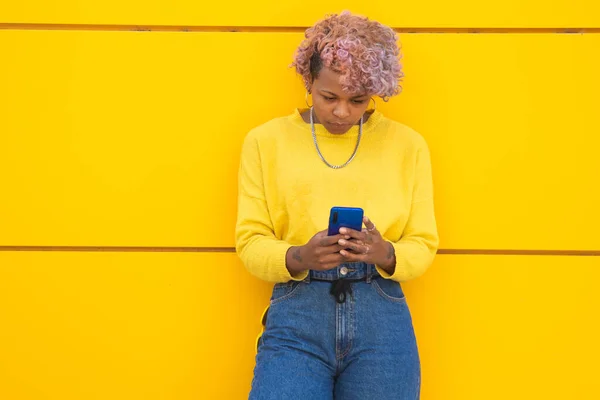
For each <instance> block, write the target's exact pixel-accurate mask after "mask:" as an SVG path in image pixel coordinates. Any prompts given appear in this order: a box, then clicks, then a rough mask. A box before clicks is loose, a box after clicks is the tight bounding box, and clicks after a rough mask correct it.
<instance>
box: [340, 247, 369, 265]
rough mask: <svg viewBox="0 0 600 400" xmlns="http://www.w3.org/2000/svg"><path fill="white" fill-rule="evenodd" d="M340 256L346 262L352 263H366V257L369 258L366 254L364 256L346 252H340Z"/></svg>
mask: <svg viewBox="0 0 600 400" xmlns="http://www.w3.org/2000/svg"><path fill="white" fill-rule="evenodd" d="M340 254H341V255H342V256H343V257H344V259H345V260H346V261H350V262H354V261H364V262H368V260H367V257H369V255H368V254H364V253H352V252H350V251H348V250H342V251H340Z"/></svg>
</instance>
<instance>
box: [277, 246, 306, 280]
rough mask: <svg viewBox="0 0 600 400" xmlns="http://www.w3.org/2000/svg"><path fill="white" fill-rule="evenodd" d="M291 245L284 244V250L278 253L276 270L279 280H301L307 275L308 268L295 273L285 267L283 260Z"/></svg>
mask: <svg viewBox="0 0 600 400" xmlns="http://www.w3.org/2000/svg"><path fill="white" fill-rule="evenodd" d="M291 247H292V245H288V244H286V246H285V248H284V251H282V252H280V253H279V256H280V257H281V258H280V259H279V260H278V262H277V265H278V269H279V271H278V272H279V276H280V281H281V282H288V281H302V280H304V279H305V278H306V277H307V276H308V273H309V270H306V271H302V272H299V273H297V274H296V275H292V274H290V271H289V270H288V269H287V266H286V262H285V260H286V258H287V252H288V251H289V250H290V248H291Z"/></svg>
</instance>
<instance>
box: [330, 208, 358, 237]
mask: <svg viewBox="0 0 600 400" xmlns="http://www.w3.org/2000/svg"><path fill="white" fill-rule="evenodd" d="M363 214H364V212H363V209H362V208H358V207H332V208H331V211H330V212H329V229H328V231H327V234H328V235H329V236H333V235H337V234H338V233H340V228H342V227H345V228H350V229H354V230H356V231H361V230H362V225H363Z"/></svg>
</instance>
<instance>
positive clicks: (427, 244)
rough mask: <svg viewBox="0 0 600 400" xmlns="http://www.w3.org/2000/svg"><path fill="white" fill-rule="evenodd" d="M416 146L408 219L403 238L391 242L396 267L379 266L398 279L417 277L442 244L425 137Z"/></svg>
mask: <svg viewBox="0 0 600 400" xmlns="http://www.w3.org/2000/svg"><path fill="white" fill-rule="evenodd" d="M421 143H422V145H421V146H420V147H419V149H418V150H417V155H416V165H415V174H414V177H415V181H414V186H413V193H412V203H411V209H410V214H409V216H408V221H407V223H406V226H405V228H404V232H403V233H402V236H401V238H400V240H398V241H396V242H394V241H391V240H388V239H386V240H388V241H389V242H390V243H392V245H393V247H394V250H395V254H396V268H395V270H394V273H393V274H392V275H390V274H388V273H387V272H385V271H384V270H383V269H382V268H381V267H379V266H376V268H377V270H378V271H379V273H380V274H381V276H382V277H384V278H386V279H392V280H394V281H397V282H404V281H408V280H410V279H414V278H417V277H419V276H421V275H422V274H424V273H425V271H426V270H427V269H428V268H429V266H430V265H431V264H432V262H433V259H434V257H435V254H436V253H437V249H438V245H439V237H438V232H437V225H436V219H435V213H434V204H433V179H432V172H431V157H430V154H429V148H428V146H427V144H426V143H425V140H422V142H421Z"/></svg>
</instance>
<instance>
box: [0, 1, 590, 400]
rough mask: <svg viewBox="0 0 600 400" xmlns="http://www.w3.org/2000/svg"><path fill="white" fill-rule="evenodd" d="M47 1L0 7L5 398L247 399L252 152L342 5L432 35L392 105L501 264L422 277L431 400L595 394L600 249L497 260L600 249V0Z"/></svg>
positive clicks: (450, 210)
mask: <svg viewBox="0 0 600 400" xmlns="http://www.w3.org/2000/svg"><path fill="white" fill-rule="evenodd" d="M52 3H54V4H52V7H50V6H49V5H48V2H42V1H31V0H30V1H22V2H17V3H9V2H2V3H1V4H0V28H3V29H0V49H1V50H2V62H0V92H1V96H0V250H3V251H0V399H10V400H25V399H27V400H29V399H32V400H38V399H61V400H66V399H149V400H154V399H197V398H203V399H204V398H206V399H213V398H214V399H221V398H223V399H243V398H245V397H246V395H247V392H248V390H249V387H250V381H251V378H252V368H253V365H254V359H253V357H254V339H255V336H256V334H257V333H258V331H259V321H258V319H259V317H260V312H261V310H262V308H263V307H264V305H265V304H266V303H267V301H268V298H269V294H270V292H269V291H270V285H269V284H267V283H265V282H261V281H259V280H257V279H255V278H253V277H251V276H249V275H248V274H247V272H246V271H245V270H244V268H243V266H242V265H241V264H240V262H239V261H238V259H237V257H236V256H235V254H233V253H231V247H232V246H233V245H234V243H233V228H234V221H235V205H236V190H237V189H236V173H237V165H238V160H239V150H240V145H241V141H242V138H243V137H244V135H245V134H246V132H247V131H248V129H250V128H251V127H253V126H255V125H257V124H259V123H261V122H263V121H265V120H267V119H269V118H272V117H273V116H276V115H284V114H287V113H289V112H291V110H292V108H293V107H296V106H302V105H303V104H304V91H303V88H302V85H301V83H300V80H299V79H298V78H297V77H296V76H295V75H294V73H293V71H292V70H290V69H288V68H287V67H288V65H289V63H290V60H291V56H292V53H293V51H294V49H295V47H296V46H297V44H298V43H299V41H300V40H301V39H302V31H301V29H297V27H303V26H307V25H308V24H310V23H312V22H313V21H314V20H316V19H318V18H320V17H322V15H323V14H324V13H325V12H331V11H338V10H341V9H343V8H348V9H352V10H355V11H357V12H362V13H368V14H369V15H370V16H372V17H373V18H377V19H380V20H381V21H382V22H384V23H388V24H391V25H393V26H395V27H398V28H401V29H402V30H407V29H406V28H415V29H416V30H419V31H420V32H421V33H406V34H403V35H402V36H401V39H402V45H403V48H404V52H405V58H404V65H405V73H406V79H405V83H404V92H403V94H402V95H401V96H399V97H397V98H394V99H393V100H392V101H390V102H389V103H388V104H382V103H381V102H379V104H378V107H380V109H383V110H384V112H385V113H386V114H387V115H389V116H390V117H392V118H396V119H398V120H400V121H402V122H405V123H406V124H408V125H410V126H412V127H414V128H415V129H417V130H418V131H419V132H421V133H422V134H423V135H424V136H425V137H426V139H427V141H428V143H429V145H430V147H431V151H432V157H433V166H434V175H435V176H434V179H435V187H436V208H437V217H438V221H439V228H440V234H441V238H442V243H441V248H442V252H445V253H450V252H455V251H458V252H463V253H473V252H477V251H483V252H484V253H488V254H484V255H473V254H470V255H469V254H467V255H450V254H443V255H439V256H438V258H437V260H436V262H435V264H434V265H433V266H432V268H431V270H430V271H429V272H428V273H427V274H426V275H425V276H423V277H422V278H420V279H417V280H415V281H412V282H409V283H407V284H405V289H406V293H407V296H408V299H409V305H410V307H411V310H412V312H413V318H414V320H415V329H416V331H417V339H418V342H419V347H420V349H421V355H422V364H423V396H422V398H423V400H438V399H439V400H442V399H443V400H447V399H456V400H471V399H472V400H479V399H505V398H507V397H511V398H514V399H533V398H540V399H541V398H543V399H561V400H562V399H578V400H579V399H596V398H599V397H600V383H598V380H597V379H596V370H597V367H596V365H597V359H598V358H600V345H599V344H597V338H598V337H600V324H599V323H598V322H597V321H596V320H597V317H596V316H597V310H598V308H599V307H600V299H599V298H598V297H597V296H594V294H595V293H596V292H597V291H596V290H595V286H596V284H597V282H598V281H599V280H600V257H593V256H589V257H581V256H573V255H571V256H541V255H538V256H536V255H530V256H526V255H522V256H508V255H491V254H489V253H491V252H492V251H496V252H499V253H506V252H509V251H510V250H530V251H534V253H535V252H536V251H537V252H538V253H542V252H544V251H550V252H552V251H555V252H556V251H567V253H569V254H570V253H574V251H579V250H584V251H587V252H588V253H590V254H600V239H599V236H598V234H597V227H598V226H600V213H599V212H598V211H597V205H598V204H600V190H598V188H597V184H596V182H597V180H598V175H599V174H600V161H599V159H598V158H597V152H598V149H599V148H600V135H599V134H600V113H598V109H599V107H598V101H597V96H598V95H597V94H598V93H600V77H599V75H598V71H599V70H600V55H599V52H598V49H600V32H598V30H597V29H594V28H599V27H600V9H599V8H598V4H599V3H598V2H596V1H585V0H579V1H569V2H566V1H562V2H557V3H556V4H555V6H553V7H552V8H551V7H550V6H549V5H548V3H547V2H542V1H534V0H530V1H527V2H523V3H519V2H518V1H516V0H514V1H507V2H475V1H471V0H462V1H458V2H455V3H448V2H444V1H441V0H429V1H428V2H416V1H412V2H409V3H408V4H403V5H402V6H399V5H398V4H399V3H397V2H385V3H384V2H378V3H376V4H374V5H370V6H371V7H372V8H369V9H367V8H365V5H364V4H365V3H364V2H361V3H359V2H357V1H355V2H350V3H348V2H343V3H342V2H335V1H330V2H313V3H314V4H315V5H314V6H313V7H310V6H305V5H303V6H302V7H301V8H300V9H298V8H296V7H297V5H296V6H294V7H292V6H291V4H292V3H289V5H287V4H288V3H285V2H283V3H279V2H266V1H263V2H262V3H258V4H254V3H248V2H240V3H239V4H237V3H236V5H231V4H229V3H228V5H227V7H226V9H225V8H224V7H218V6H215V5H212V6H207V7H212V8H210V9H205V8H204V6H201V4H202V2H192V1H189V0H185V1H184V0H179V1H172V2H166V1H163V2H160V1H150V2H148V1H145V2H140V1H131V2H128V3H127V4H123V2H116V1H105V2H101V3H99V2H91V1H73V0H62V1H58V2H52ZM309 3H310V2H309ZM309 3H307V4H309ZM251 4H253V7H250V5H251ZM310 4H312V3H310ZM310 4H309V5H310ZM353 4H356V6H355V7H353ZM451 5H452V7H451ZM390 7H392V10H393V11H394V12H390ZM39 24H43V25H39ZM48 24H50V25H48ZM74 24H87V25H82V26H77V25H74ZM89 24H98V25H89ZM112 24H123V25H126V26H121V27H120V26H111V25H112ZM143 24H148V25H150V24H152V25H160V26H159V27H155V28H152V29H153V31H144V32H139V31H132V30H131V27H132V26H136V25H143ZM165 25H173V26H175V28H176V29H177V26H188V25H194V26H205V28H201V27H200V28H198V27H197V28H194V29H192V30H194V32H182V31H179V32H177V31H174V29H173V28H169V27H165ZM209 25H210V26H213V27H212V28H211V27H208V26H209ZM214 26H217V28H214ZM218 26H231V27H234V26H245V27H249V26H253V27H254V28H252V29H248V28H244V29H245V30H246V31H245V32H241V33H240V32H238V33H232V32H227V31H226V30H227V29H221V28H218ZM272 27H280V28H275V29H273V28H272ZM565 27H568V28H592V29H588V33H585V34H564V33H559V32H560V29H554V28H565ZM430 28H432V29H433V28H435V29H436V32H435V33H433V32H430V33H427V32H428V30H432V29H430ZM453 28H487V29H488V30H487V31H486V33H482V34H468V33H456V31H455V30H453ZM504 28H511V29H510V30H505V29H504ZM528 28H543V29H540V30H537V31H535V32H532V31H529V30H528ZM168 30H171V31H168ZM438 30H439V31H438ZM440 32H441V33H440ZM443 32H446V33H443ZM24 246H50V247H49V248H48V247H47V248H44V249H40V248H37V250H52V249H53V250H57V248H55V246H63V247H59V248H58V249H62V251H34V250H36V248H27V247H24ZM110 246H114V247H110ZM130 246H144V247H157V248H154V249H150V250H156V251H144V250H143V249H140V248H137V249H136V248H130ZM107 247H110V248H108V249H107ZM182 247H186V248H189V247H191V248H192V249H191V250H193V251H191V252H189V251H186V249H182ZM98 250H100V251H98ZM106 250H112V251H106ZM187 250H190V249H187ZM214 250H218V251H220V252H218V253H215V252H214ZM449 250H450V251H449ZM215 273H219V274H220V276H221V278H220V279H216V278H214V277H211V276H210V275H211V274H212V275H214V274H215Z"/></svg>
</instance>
